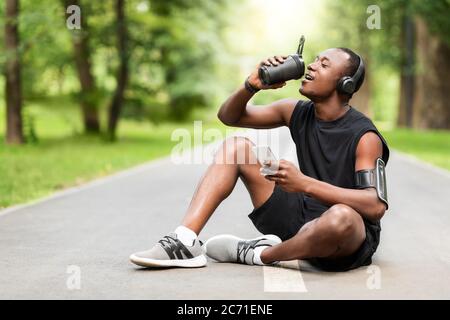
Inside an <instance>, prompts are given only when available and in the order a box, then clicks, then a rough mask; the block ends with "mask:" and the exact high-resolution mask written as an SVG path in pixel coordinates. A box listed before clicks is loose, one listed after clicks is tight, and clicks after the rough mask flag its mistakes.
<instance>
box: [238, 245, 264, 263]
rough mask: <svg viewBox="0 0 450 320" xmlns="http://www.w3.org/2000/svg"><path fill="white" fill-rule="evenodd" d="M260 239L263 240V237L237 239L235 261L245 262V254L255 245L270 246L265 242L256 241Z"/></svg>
mask: <svg viewBox="0 0 450 320" xmlns="http://www.w3.org/2000/svg"><path fill="white" fill-rule="evenodd" d="M261 240H265V239H256V240H252V241H248V240H246V241H239V242H238V245H237V262H238V263H245V258H246V257H247V254H248V253H249V252H250V251H251V250H254V249H255V248H256V247H261V246H270V245H267V244H262V245H258V242H260V241H261ZM241 255H242V259H241Z"/></svg>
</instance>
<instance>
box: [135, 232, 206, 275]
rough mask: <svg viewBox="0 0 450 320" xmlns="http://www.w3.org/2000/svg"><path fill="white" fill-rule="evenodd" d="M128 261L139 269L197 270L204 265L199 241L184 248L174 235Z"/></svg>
mask: <svg viewBox="0 0 450 320" xmlns="http://www.w3.org/2000/svg"><path fill="white" fill-rule="evenodd" d="M130 261H131V262H133V263H134V264H137V265H138V266H141V267H182V268H198V267H204V266H205V265H206V257H205V255H204V254H203V250H202V243H201V242H200V240H198V239H195V240H194V243H193V244H192V246H185V245H184V244H183V243H182V242H181V241H180V240H178V238H177V235H176V234H175V233H170V234H169V235H167V236H165V237H163V238H162V239H161V240H159V241H158V243H157V244H156V245H155V246H154V247H153V248H151V249H150V250H147V251H141V252H136V253H134V254H132V255H131V256H130Z"/></svg>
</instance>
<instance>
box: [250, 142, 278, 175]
mask: <svg viewBox="0 0 450 320" xmlns="http://www.w3.org/2000/svg"><path fill="white" fill-rule="evenodd" d="M252 150H253V152H254V153H255V155H256V158H257V159H258V162H259V163H260V164H261V166H262V168H261V174H262V175H263V176H266V175H272V174H275V173H276V172H277V171H278V159H277V157H276V156H275V155H274V154H273V152H272V150H271V149H270V147H269V146H254V147H252ZM268 161H270V166H268V165H265V163H266V162H268Z"/></svg>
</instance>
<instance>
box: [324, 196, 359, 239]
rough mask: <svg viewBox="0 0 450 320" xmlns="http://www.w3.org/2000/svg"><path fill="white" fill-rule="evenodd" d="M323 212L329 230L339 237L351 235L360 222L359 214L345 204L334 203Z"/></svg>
mask: <svg viewBox="0 0 450 320" xmlns="http://www.w3.org/2000/svg"><path fill="white" fill-rule="evenodd" d="M325 214H326V219H327V221H328V223H329V226H330V231H332V232H333V233H335V234H336V235H337V236H339V237H344V238H345V237H348V236H351V235H352V234H353V233H354V232H355V231H356V230H357V229H358V227H359V226H358V224H359V223H360V222H361V223H362V219H361V217H360V216H359V214H358V213H357V212H356V211H355V210H353V209H352V208H351V207H349V206H347V205H345V204H335V205H333V206H332V207H330V209H328V210H327V212H326V213H325Z"/></svg>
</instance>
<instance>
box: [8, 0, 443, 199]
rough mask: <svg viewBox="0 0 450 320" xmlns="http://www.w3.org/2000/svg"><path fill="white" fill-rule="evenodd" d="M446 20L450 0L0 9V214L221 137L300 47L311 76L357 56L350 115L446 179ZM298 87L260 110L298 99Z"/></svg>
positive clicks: (12, 5) (138, 2)
mask: <svg viewBox="0 0 450 320" xmlns="http://www.w3.org/2000/svg"><path fill="white" fill-rule="evenodd" d="M70 5H78V6H79V7H80V8H81V29H80V30H70V29H69V28H68V27H67V24H66V22H67V21H66V20H67V19H68V17H69V16H70V14H68V13H66V8H68V7H69V6H70ZM373 5H375V6H376V7H374V6H373ZM377 8H378V9H379V18H380V25H379V27H380V28H370V27H369V26H371V24H370V23H371V22H373V20H371V19H373V18H374V14H375V15H376V14H377V10H378V9H377ZM449 16H450V1H449V0H433V1H419V0H411V1H406V0H398V1H394V0H379V1H376V2H373V1H366V0H360V1H352V0H340V1H334V0H315V1H306V0H304V1H300V0H278V1H269V0H240V1H237V0H228V1H225V0H216V1H209V0H195V1H193V0H171V1H163V0H149V1H145V0H129V1H123V0H105V1H86V0H84V1H83V0H79V1H73V0H66V1H57V0H40V1H33V0H21V1H18V0H5V1H4V2H2V4H1V6H0V30H2V32H1V33H0V69H1V71H2V72H1V76H0V119H1V121H0V208H4V207H8V206H12V205H15V204H20V203H25V202H29V201H31V200H33V199H36V198H39V197H42V196H45V195H48V194H50V193H52V192H54V191H56V190H61V189H64V188H67V187H71V186H75V185H79V184H83V183H85V182H86V181H89V180H91V179H94V178H97V177H101V176H105V175H108V174H111V173H113V172H115V171H117V170H120V169H124V168H127V167H131V166H134V165H136V164H139V163H142V162H146V161H149V160H152V159H156V158H159V157H163V156H166V155H169V154H170V151H171V149H172V148H173V146H174V145H175V144H176V143H177V142H176V141H172V140H171V134H172V132H173V130H175V129H176V128H186V129H188V130H191V131H192V130H193V121H194V120H202V121H203V128H204V129H205V128H220V129H221V130H225V128H226V127H225V126H224V125H222V124H220V122H219V121H218V119H217V117H216V113H217V110H218V108H219V106H220V104H221V103H222V102H223V101H224V99H226V97H227V96H228V95H229V94H230V93H231V92H232V91H234V90H235V89H236V88H237V87H238V86H239V85H241V84H242V83H243V81H244V79H245V77H246V76H247V75H248V74H249V72H250V71H251V70H252V69H253V68H254V67H255V65H256V64H257V63H258V62H259V61H261V60H262V59H264V58H266V57H268V56H272V55H275V54H290V53H294V52H295V50H296V47H297V44H298V39H299V37H300V35H302V34H304V35H305V37H306V44H305V50H304V57H305V61H306V62H307V63H308V62H310V61H312V59H313V58H314V57H315V56H316V55H317V53H318V52H320V51H322V50H324V49H326V48H329V47H336V46H339V47H350V48H352V49H354V50H356V51H357V52H359V53H360V54H361V55H362V56H363V57H364V59H365V63H366V67H367V72H366V81H365V84H364V86H363V87H362V89H361V90H360V91H359V92H358V94H357V95H356V96H355V98H354V99H353V100H352V101H351V104H352V105H354V106H355V107H356V108H357V109H359V110H360V111H362V112H364V113H365V114H367V115H368V116H370V117H371V118H372V119H373V120H374V122H375V124H376V125H377V126H378V128H379V129H380V130H381V131H382V133H383V135H384V136H385V137H386V139H387V141H388V144H389V145H390V146H391V148H393V149H395V150H398V151H402V152H405V153H408V154H411V155H412V156H415V157H417V158H419V159H422V160H424V161H426V162H429V163H431V164H433V165H436V166H439V167H442V168H445V169H447V170H450V132H449V129H450V107H449V104H448V102H447V95H448V93H449V92H450V33H449V32H448V31H449V30H450V19H448V18H449ZM7 79H8V81H7ZM299 85H300V83H299V81H290V82H289V83H288V85H287V86H286V87H285V88H283V89H281V90H269V91H264V92H260V93H258V94H257V95H256V97H255V98H254V99H253V103H257V104H264V103H268V102H270V101H273V100H276V99H281V98H284V97H297V98H301V96H300V95H299V93H298V88H299ZM436 187H438V186H436Z"/></svg>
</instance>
